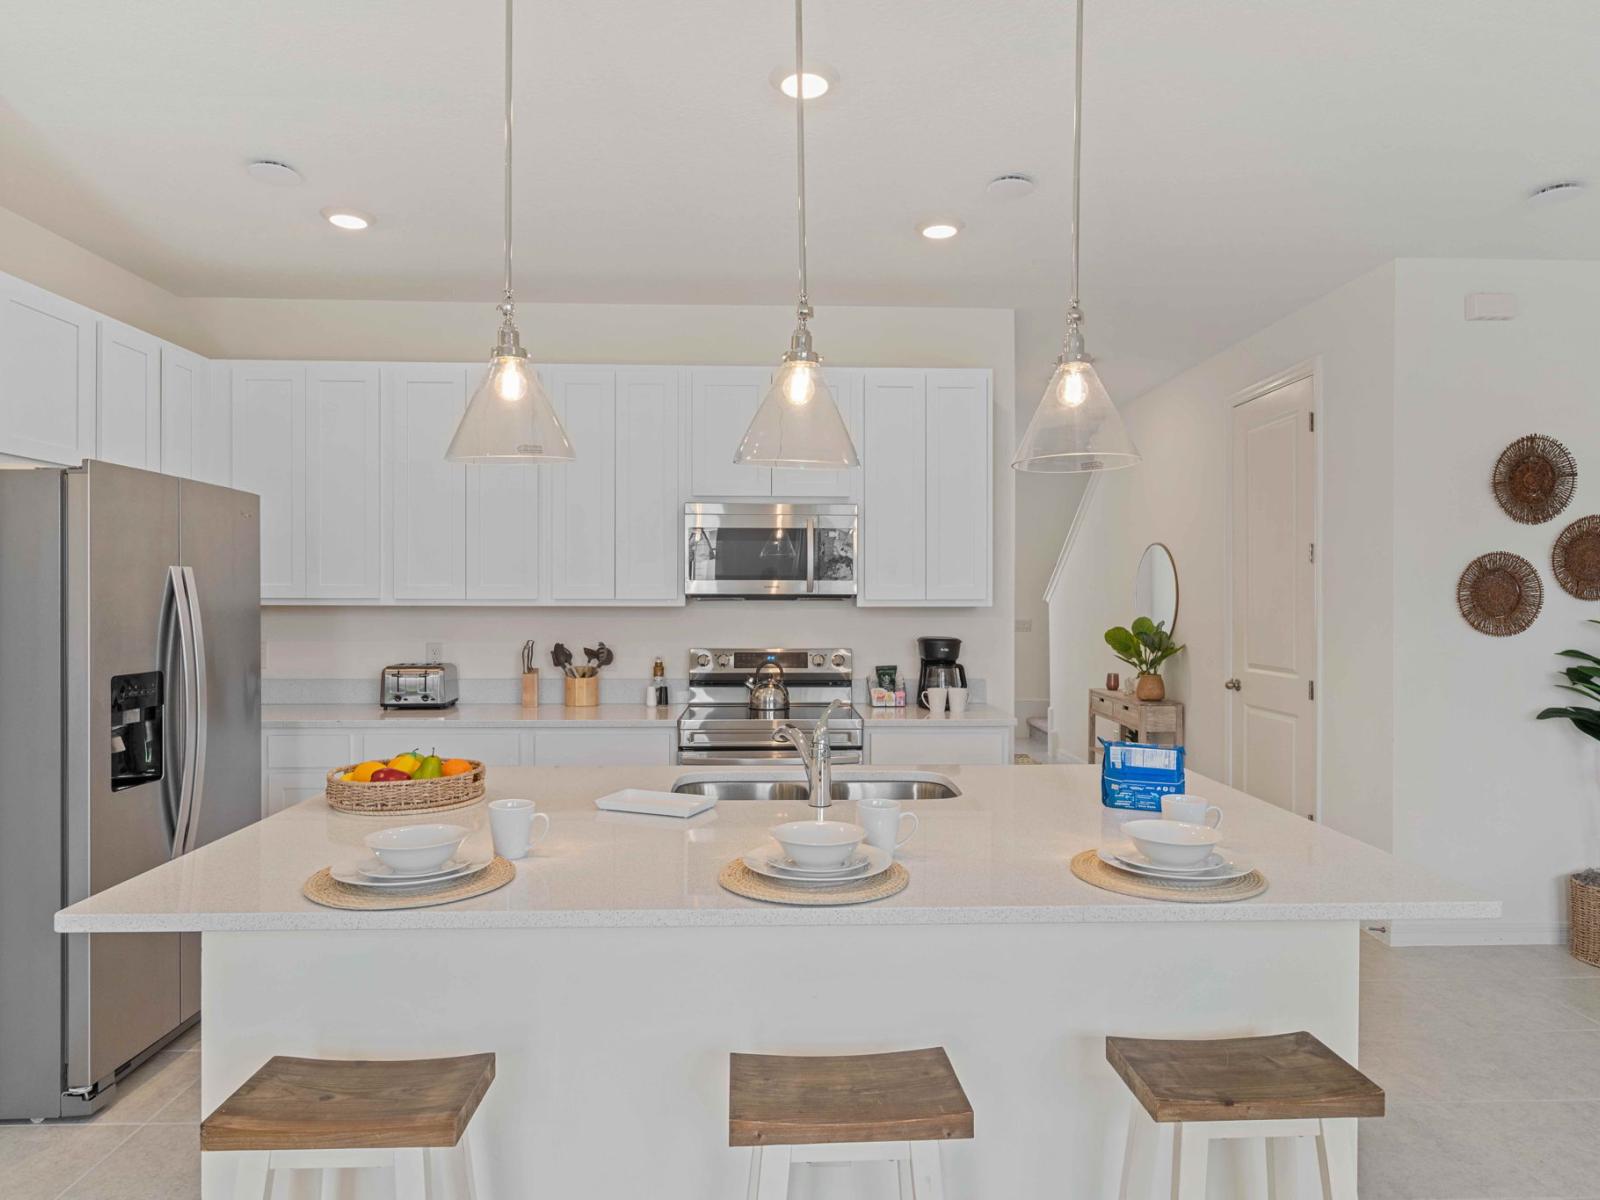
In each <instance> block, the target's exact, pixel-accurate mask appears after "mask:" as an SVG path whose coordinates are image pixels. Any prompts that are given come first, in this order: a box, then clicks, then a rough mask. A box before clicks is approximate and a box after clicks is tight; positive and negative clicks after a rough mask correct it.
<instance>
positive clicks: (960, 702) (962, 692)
mask: <svg viewBox="0 0 1600 1200" xmlns="http://www.w3.org/2000/svg"><path fill="white" fill-rule="evenodd" d="M966 711H967V689H966V688H962V687H953V688H951V689H950V715H951V716H952V717H959V716H962V715H964V714H965V713H966Z"/></svg>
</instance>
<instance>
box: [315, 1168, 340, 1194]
mask: <svg viewBox="0 0 1600 1200" xmlns="http://www.w3.org/2000/svg"><path fill="white" fill-rule="evenodd" d="M321 1174H322V1181H321V1183H320V1184H319V1185H318V1187H317V1195H318V1196H320V1197H321V1198H322V1200H339V1168H338V1167H323V1168H322V1172H321Z"/></svg>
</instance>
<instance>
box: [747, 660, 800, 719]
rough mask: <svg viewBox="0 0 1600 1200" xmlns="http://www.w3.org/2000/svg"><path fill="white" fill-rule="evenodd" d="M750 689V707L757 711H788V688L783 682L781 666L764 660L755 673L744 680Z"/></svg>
mask: <svg viewBox="0 0 1600 1200" xmlns="http://www.w3.org/2000/svg"><path fill="white" fill-rule="evenodd" d="M744 686H745V687H746V688H748V689H749V691H750V708H751V711H753V712H759V713H783V712H788V711H789V689H788V687H787V686H786V685H785V684H784V682H783V667H782V666H780V665H779V664H778V663H775V662H764V663H762V664H761V665H760V666H759V667H757V668H756V673H755V674H754V675H753V676H751V677H750V678H749V679H746V680H745V681H744Z"/></svg>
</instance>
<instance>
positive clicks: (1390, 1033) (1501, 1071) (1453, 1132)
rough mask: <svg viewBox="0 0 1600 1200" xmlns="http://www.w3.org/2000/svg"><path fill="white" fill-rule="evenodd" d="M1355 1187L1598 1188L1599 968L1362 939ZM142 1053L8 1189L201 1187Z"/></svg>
mask: <svg viewBox="0 0 1600 1200" xmlns="http://www.w3.org/2000/svg"><path fill="white" fill-rule="evenodd" d="M1361 1027H1362V1034H1361V1065H1362V1067H1363V1069H1364V1070H1366V1071H1367V1072H1368V1073H1369V1074H1370V1075H1371V1076H1372V1077H1373V1078H1374V1079H1376V1080H1377V1081H1378V1082H1379V1083H1381V1084H1382V1085H1383V1086H1384V1088H1385V1090H1386V1091H1387V1092H1388V1095H1389V1113H1388V1116H1387V1117H1385V1118H1383V1119H1382V1120H1377V1121H1367V1122H1363V1126H1362V1131H1361V1177H1360V1188H1361V1196H1362V1200H1600V970H1596V969H1594V968H1592V967H1587V966H1584V965H1583V964H1582V963H1580V962H1578V961H1577V960H1575V959H1573V958H1571V957H1570V956H1569V955H1568V954H1567V953H1566V951H1565V950H1564V949H1563V948H1561V947H1559V946H1462V947H1409V948H1403V949H1391V948H1389V947H1387V946H1385V945H1383V944H1382V943H1381V942H1378V941H1376V940H1375V939H1372V938H1365V939H1363V942H1362V953H1361ZM196 1033H197V1031H190V1033H188V1034H186V1035H185V1036H184V1037H183V1038H181V1039H180V1040H179V1041H178V1042H176V1043H174V1044H173V1046H172V1047H171V1048H170V1049H168V1050H165V1051H163V1052H162V1053H160V1054H158V1055H156V1056H155V1057H154V1058H153V1059H151V1060H150V1062H148V1063H146V1064H145V1065H144V1066H143V1067H141V1068H140V1069H139V1071H138V1072H136V1073H135V1075H134V1076H133V1077H132V1078H131V1079H130V1081H129V1083H128V1084H127V1085H125V1086H124V1088H123V1094H122V1095H121V1096H120V1097H118V1099H117V1100H116V1102H115V1103H113V1104H112V1105H110V1106H109V1107H108V1108H106V1109H105V1110H104V1111H103V1112H101V1113H99V1114H97V1115H96V1116H94V1117H91V1118H89V1119H87V1120H82V1121H59V1122H53V1123H50V1124H46V1125H29V1124H25V1123H23V1124H3V1123H0V1197H4V1200H192V1198H194V1197H198V1196H199V1194H200V1193H199V1189H200V1172H199V1149H198V1137H199V1133H198V1125H199V1120H200V1089H199V1082H198V1080H199V1067H200V1056H199V1039H198V1037H197V1036H196Z"/></svg>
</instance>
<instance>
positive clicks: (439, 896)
mask: <svg viewBox="0 0 1600 1200" xmlns="http://www.w3.org/2000/svg"><path fill="white" fill-rule="evenodd" d="M516 877H517V869H516V867H514V866H512V865H511V864H510V863H509V862H507V861H506V860H505V859H503V858H501V857H500V856H499V855H498V854H497V855H495V856H494V858H493V860H492V861H491V862H490V863H489V865H488V866H487V867H485V868H484V869H483V870H481V871H479V872H478V873H477V874H476V875H468V876H466V877H465V878H462V879H450V880H447V881H445V882H444V883H440V884H435V885H433V886H432V887H427V886H423V887H416V888H363V887H351V886H350V885H349V884H348V883H340V882H339V881H338V880H337V879H335V878H334V877H333V876H332V875H330V874H329V873H328V868H327V867H323V868H322V870H320V871H318V872H317V873H316V874H315V875H313V876H312V877H311V878H310V879H308V880H306V883H305V886H304V887H303V888H301V889H300V890H301V892H302V893H304V895H305V898H306V899H307V900H310V901H312V902H313V903H315V904H321V905H323V906H324V907H327V908H358V909H365V910H367V911H369V912H370V911H375V910H377V909H385V908H432V907H433V906H434V905H436V904H453V903H454V902H455V901H457V900H470V899H472V897H474V896H482V895H486V894H487V893H489V892H492V891H495V890H496V889H498V888H503V887H505V885H506V884H508V883H510V882H511V881H512V880H513V879H515V878H516Z"/></svg>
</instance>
